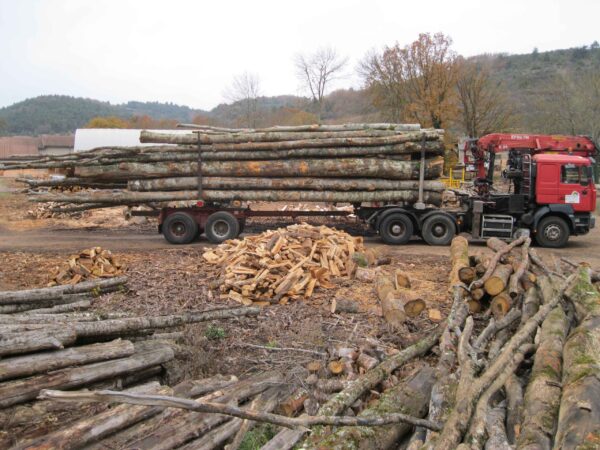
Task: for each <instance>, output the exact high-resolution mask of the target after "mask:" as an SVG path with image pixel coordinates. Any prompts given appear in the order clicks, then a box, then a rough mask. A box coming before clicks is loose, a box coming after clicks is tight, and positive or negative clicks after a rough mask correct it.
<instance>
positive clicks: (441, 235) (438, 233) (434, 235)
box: [421, 214, 456, 245]
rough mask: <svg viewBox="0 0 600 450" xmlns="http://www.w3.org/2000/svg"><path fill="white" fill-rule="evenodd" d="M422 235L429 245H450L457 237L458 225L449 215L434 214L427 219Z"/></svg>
mask: <svg viewBox="0 0 600 450" xmlns="http://www.w3.org/2000/svg"><path fill="white" fill-rule="evenodd" d="M421 235H422V236H423V239H424V240H425V242H427V243H428V244H429V245H450V242H452V239H454V236H456V225H455V224H454V221H453V220H452V219H451V218H450V217H448V216H447V215H445V214H434V215H432V216H429V217H428V218H427V219H425V222H424V223H423V230H421Z"/></svg>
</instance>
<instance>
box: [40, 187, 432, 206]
mask: <svg viewBox="0 0 600 450" xmlns="http://www.w3.org/2000/svg"><path fill="white" fill-rule="evenodd" d="M418 194H419V193H418V191H416V190H413V191H409V190H403V191H372V192H367V191H348V192H341V191H269V190H264V191H262V190H261V191H244V190H239V191H213V190H205V191H202V200H205V201H215V202H228V201H232V200H241V201H269V202H277V201H286V202H328V203H361V202H406V203H415V202H416V201H417V200H418ZM423 198H424V201H425V203H427V204H431V205H440V204H441V202H442V194H441V193H439V192H432V191H425V192H424V195H423ZM29 199H30V200H31V201H34V202H65V203H92V202H93V203H102V204H104V205H106V206H107V207H109V206H115V205H136V204H141V203H151V202H175V201H196V200H200V198H199V195H198V191H172V192H131V191H117V190H115V191H106V192H105V191H93V192H84V193H44V194H35V195H32V196H30V197H29Z"/></svg>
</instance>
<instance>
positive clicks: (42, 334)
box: [0, 324, 77, 356]
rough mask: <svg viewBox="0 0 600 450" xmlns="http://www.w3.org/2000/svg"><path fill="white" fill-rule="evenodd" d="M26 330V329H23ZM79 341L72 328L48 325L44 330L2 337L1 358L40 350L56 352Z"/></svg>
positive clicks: (10, 333) (0, 339)
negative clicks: (76, 340)
mask: <svg viewBox="0 0 600 450" xmlns="http://www.w3.org/2000/svg"><path fill="white" fill-rule="evenodd" d="M23 329H24V330H26V328H25V327H24V328H23ZM75 339H77V333H76V332H75V329H74V328H72V327H66V326H60V327H59V326H55V325H50V324H48V325H46V326H44V329H39V330H31V331H17V332H8V333H4V332H3V333H2V334H1V335H0V356H7V355H19V354H22V353H32V352H37V351H40V350H56V349H61V348H63V347H64V346H66V345H71V344H73V343H74V342H75Z"/></svg>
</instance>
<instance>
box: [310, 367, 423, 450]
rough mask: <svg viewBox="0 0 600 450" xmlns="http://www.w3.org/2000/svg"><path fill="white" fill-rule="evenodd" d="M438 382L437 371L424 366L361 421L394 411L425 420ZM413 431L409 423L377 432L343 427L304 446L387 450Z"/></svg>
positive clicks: (362, 428) (393, 390)
mask: <svg viewBox="0 0 600 450" xmlns="http://www.w3.org/2000/svg"><path fill="white" fill-rule="evenodd" d="M434 381H435V376H434V370H433V369H432V368H431V367H429V366H424V367H423V368H422V369H420V370H419V371H418V372H417V373H416V374H415V375H413V376H412V378H410V379H409V380H408V381H406V382H404V383H401V384H400V385H398V386H396V387H393V388H391V389H388V390H387V391H386V392H384V393H383V395H382V396H381V398H380V399H379V401H378V402H377V404H376V405H375V406H373V407H372V408H368V409H366V410H364V411H362V412H361V413H360V415H359V418H362V417H365V418H366V417H374V416H377V415H380V414H382V413H385V414H388V413H390V412H400V413H404V414H409V415H411V416H416V417H423V416H424V415H425V414H426V413H427V407H428V405H429V396H430V394H431V388H432V386H433V383H434ZM411 430H412V427H411V426H409V425H407V424H398V425H388V426H382V427H379V428H376V429H370V428H365V427H341V428H337V429H335V430H332V431H331V432H327V431H325V432H324V433H322V434H314V435H312V436H311V437H310V438H309V439H308V440H307V442H305V443H304V445H303V448H304V449H321V448H331V447H335V448H338V449H370V448H378V449H386V448H390V447H391V446H392V445H394V444H396V443H397V442H398V440H399V439H401V438H402V437H403V436H405V435H406V434H408V433H409V432H410V431H411Z"/></svg>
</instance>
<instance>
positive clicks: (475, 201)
mask: <svg viewBox="0 0 600 450" xmlns="http://www.w3.org/2000/svg"><path fill="white" fill-rule="evenodd" d="M464 151H465V157H464V158H465V160H464V163H465V165H466V167H467V168H468V169H470V170H471V171H473V172H475V174H476V177H475V179H474V182H473V188H474V192H470V193H467V192H464V191H458V192H457V198H458V201H459V202H458V204H459V206H458V207H453V208H444V207H431V206H427V205H426V204H425V203H424V201H423V198H424V197H423V185H424V182H425V177H424V164H421V170H420V177H419V198H418V200H417V202H416V203H414V204H410V205H409V204H385V203H361V204H354V205H353V206H354V214H355V215H356V216H357V217H358V218H359V219H361V220H362V221H364V222H365V223H366V224H368V225H369V226H370V227H371V228H372V229H373V230H374V231H375V232H377V233H378V234H379V235H380V236H381V238H382V240H383V241H384V242H385V243H386V244H392V245H398V244H405V243H407V242H408V241H409V240H410V239H411V238H412V237H413V236H418V237H421V238H422V239H423V240H424V241H425V242H427V243H428V244H430V245H448V244H450V242H451V241H452V238H453V237H454V236H455V235H456V234H458V233H463V232H466V233H469V234H470V235H471V236H472V237H473V238H474V239H487V238H490V237H498V238H501V239H504V240H507V241H508V240H511V239H513V238H514V237H515V236H516V235H518V234H519V233H522V232H523V231H524V230H526V232H528V233H530V234H531V235H532V236H533V237H534V238H535V240H536V242H537V243H538V245H540V246H543V247H554V248H558V247H563V246H564V245H565V244H566V243H567V241H568V240H569V237H570V236H571V235H582V234H585V233H588V232H589V230H590V229H591V228H593V227H594V224H595V217H594V216H593V215H592V213H593V212H594V210H595V208H596V189H595V186H594V180H593V171H592V163H593V162H594V159H593V158H594V157H595V156H596V153H597V148H596V145H595V144H594V142H593V141H592V140H591V139H589V138H588V137H584V136H554V135H552V136H551V135H529V134H490V135H486V136H483V137H482V138H479V139H473V140H468V141H466V143H465V148H464ZM504 152H507V153H508V161H507V167H506V169H505V170H504V171H503V174H502V175H503V177H504V178H505V179H507V180H508V181H509V184H510V186H511V187H510V189H509V191H508V192H507V193H499V192H497V191H495V190H493V189H492V185H493V182H494V167H495V156H496V155H497V154H498V153H504ZM422 162H424V154H422ZM347 214H349V213H347V212H343V211H286V212H283V211H253V210H251V209H249V208H248V207H245V206H243V204H241V203H239V204H236V203H233V204H228V205H227V207H224V206H223V205H219V204H216V203H206V202H203V201H199V202H198V203H197V204H196V206H193V207H185V208H163V209H162V210H161V211H160V214H159V232H160V233H162V234H163V235H164V237H165V238H166V239H167V241H169V242H171V243H174V244H184V243H189V242H191V241H192V240H193V239H195V238H196V237H197V236H198V235H199V234H200V233H202V232H204V233H205V234H206V237H207V238H208V240H209V241H210V242H213V243H220V242H223V241H225V240H227V239H232V238H235V237H237V236H238V235H239V234H240V233H241V232H242V231H243V229H244V224H245V222H246V219H247V218H249V217H256V216H271V217H273V216H289V217H293V218H295V217H299V216H341V215H347Z"/></svg>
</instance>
